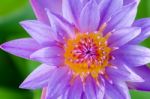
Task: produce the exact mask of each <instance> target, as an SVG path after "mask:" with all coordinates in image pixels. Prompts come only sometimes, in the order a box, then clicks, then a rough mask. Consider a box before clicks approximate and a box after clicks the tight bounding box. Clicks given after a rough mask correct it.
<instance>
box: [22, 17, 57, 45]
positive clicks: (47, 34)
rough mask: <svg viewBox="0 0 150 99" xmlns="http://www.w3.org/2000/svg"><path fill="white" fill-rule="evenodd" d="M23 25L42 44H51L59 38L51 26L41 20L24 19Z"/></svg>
mask: <svg viewBox="0 0 150 99" xmlns="http://www.w3.org/2000/svg"><path fill="white" fill-rule="evenodd" d="M21 25H22V27H23V28H24V29H25V30H26V31H27V32H28V33H29V34H30V35H31V36H32V37H33V38H34V39H35V40H36V41H37V42H38V43H40V44H42V45H51V44H53V43H54V42H56V40H57V34H56V32H54V31H53V30H52V29H51V27H49V26H48V25H46V24H44V23H42V22H40V21H35V20H32V21H23V22H21Z"/></svg>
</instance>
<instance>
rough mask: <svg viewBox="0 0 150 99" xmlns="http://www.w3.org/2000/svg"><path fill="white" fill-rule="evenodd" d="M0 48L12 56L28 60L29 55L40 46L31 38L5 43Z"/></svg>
mask: <svg viewBox="0 0 150 99" xmlns="http://www.w3.org/2000/svg"><path fill="white" fill-rule="evenodd" d="M0 48H1V49H3V50H4V51H6V52H9V53H11V54H13V55H16V56H19V57H23V58H27V59H29V57H30V55H31V54H32V53H33V52H35V51H36V50H38V49H40V48H41V46H40V45H39V44H38V43H37V42H36V41H35V40H33V39H31V38H24V39H17V40H13V41H9V42H6V43H4V44H2V45H1V46H0Z"/></svg>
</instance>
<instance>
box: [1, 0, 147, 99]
mask: <svg viewBox="0 0 150 99" xmlns="http://www.w3.org/2000/svg"><path fill="white" fill-rule="evenodd" d="M31 4H32V7H33V9H34V12H35V14H36V16H37V19H38V20H30V21H23V22H21V25H22V27H23V28H24V29H25V30H26V31H27V32H28V33H29V35H30V36H31V37H32V38H23V39H17V40H13V41H10V42H6V43H4V44H2V45H1V49H3V50H4V51H6V52H9V53H11V54H14V55H17V56H20V57H23V58H26V59H30V60H34V61H39V62H41V63H42V65H40V66H39V67H38V68H37V69H36V70H35V71H33V72H32V73H31V74H30V75H29V76H28V77H27V79H26V80H25V81H24V82H23V83H22V84H21V86H20V88H25V89H38V88H42V89H43V94H42V97H41V98H42V99H130V95H129V89H131V90H132V89H133V90H142V91H150V77H149V75H150V69H149V68H148V66H146V64H148V63H149V62H150V49H148V48H146V47H143V46H140V45H139V43H140V42H142V41H143V40H145V39H146V38H148V37H149V36H150V19H149V18H145V19H141V20H137V21H135V16H136V12H137V7H138V4H139V0H31Z"/></svg>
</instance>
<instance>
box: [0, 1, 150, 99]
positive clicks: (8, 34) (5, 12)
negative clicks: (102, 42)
mask: <svg viewBox="0 0 150 99" xmlns="http://www.w3.org/2000/svg"><path fill="white" fill-rule="evenodd" d="M144 17H150V0H141V3H140V6H139V10H138V15H137V19H139V18H144ZM31 19H35V16H34V13H33V11H32V9H31V6H30V4H29V1H28V0H0V44H2V43H4V42H6V41H9V40H13V39H16V38H21V37H28V35H27V33H26V32H25V31H24V30H23V29H22V28H21V26H20V25H19V22H20V21H22V20H31ZM142 45H144V46H147V47H150V39H147V40H145V41H144V42H143V43H142ZM38 64H39V63H36V62H32V61H28V60H25V59H22V58H19V57H16V56H13V55H10V54H8V53H5V52H3V51H1V50H0V99H40V93H41V91H40V90H36V91H29V90H23V89H19V88H18V86H19V85H20V84H21V82H22V81H23V80H24V79H25V78H26V76H27V75H28V74H29V73H30V72H31V71H32V70H33V69H35V68H36V67H37V66H38ZM131 96H132V99H150V93H149V92H139V91H131Z"/></svg>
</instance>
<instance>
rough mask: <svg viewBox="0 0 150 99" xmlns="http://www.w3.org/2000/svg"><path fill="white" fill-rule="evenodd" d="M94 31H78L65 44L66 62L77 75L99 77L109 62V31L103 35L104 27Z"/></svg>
mask: <svg viewBox="0 0 150 99" xmlns="http://www.w3.org/2000/svg"><path fill="white" fill-rule="evenodd" d="M102 28H103V27H101V28H100V31H98V32H94V33H76V36H75V38H73V39H69V40H68V41H67V44H66V46H65V54H64V56H65V64H66V65H67V66H68V67H69V68H70V69H71V70H72V71H73V73H74V74H75V75H80V77H81V78H86V77H87V76H88V75H91V76H92V77H93V78H97V77H98V75H99V74H100V73H103V71H104V70H105V67H106V66H108V64H109V59H110V51H111V49H110V48H109V47H108V44H107V40H108V38H109V35H110V34H109V33H108V35H106V36H102V33H101V32H102V30H101V29H102Z"/></svg>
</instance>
